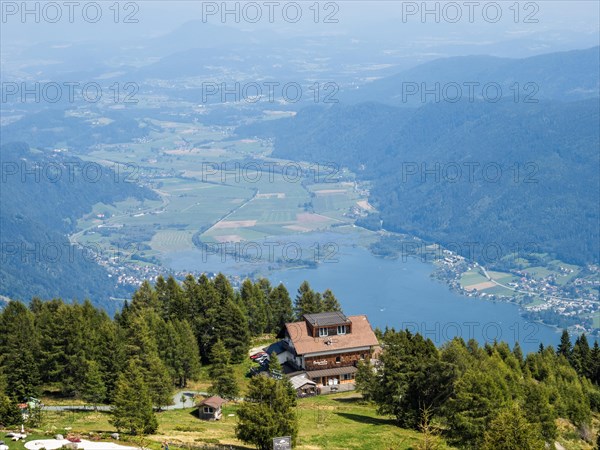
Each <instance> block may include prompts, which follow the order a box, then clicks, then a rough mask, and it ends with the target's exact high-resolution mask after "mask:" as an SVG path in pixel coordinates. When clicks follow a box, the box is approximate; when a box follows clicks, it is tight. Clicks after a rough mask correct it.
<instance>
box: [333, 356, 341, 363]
mask: <svg viewBox="0 0 600 450" xmlns="http://www.w3.org/2000/svg"><path fill="white" fill-rule="evenodd" d="M341 362H342V357H341V356H336V357H335V363H336V364H339V363H341Z"/></svg>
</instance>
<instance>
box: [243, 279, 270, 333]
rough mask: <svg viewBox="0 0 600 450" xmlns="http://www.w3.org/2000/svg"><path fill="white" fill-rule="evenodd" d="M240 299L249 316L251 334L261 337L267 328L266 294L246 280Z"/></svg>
mask: <svg viewBox="0 0 600 450" xmlns="http://www.w3.org/2000/svg"><path fill="white" fill-rule="evenodd" d="M240 298H241V301H242V304H243V305H244V310H245V311H246V314H247V316H248V328H249V331H250V334H251V335H252V336H260V335H261V334H263V333H264V331H265V329H266V327H267V314H266V311H267V306H266V303H265V296H264V292H263V291H262V290H261V289H260V288H259V287H258V286H255V285H254V284H253V283H252V281H250V280H249V279H245V280H244V282H243V283H242V287H241V289H240Z"/></svg>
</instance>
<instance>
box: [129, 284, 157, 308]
mask: <svg viewBox="0 0 600 450" xmlns="http://www.w3.org/2000/svg"><path fill="white" fill-rule="evenodd" d="M130 308H131V310H132V311H134V312H138V311H139V310H143V309H152V310H153V311H158V309H159V303H158V296H157V295H156V291H155V290H154V288H153V287H152V285H151V284H150V282H149V281H148V280H144V282H143V283H142V285H141V286H140V287H139V288H138V290H137V291H135V292H134V294H133V296H132V298H131V305H130Z"/></svg>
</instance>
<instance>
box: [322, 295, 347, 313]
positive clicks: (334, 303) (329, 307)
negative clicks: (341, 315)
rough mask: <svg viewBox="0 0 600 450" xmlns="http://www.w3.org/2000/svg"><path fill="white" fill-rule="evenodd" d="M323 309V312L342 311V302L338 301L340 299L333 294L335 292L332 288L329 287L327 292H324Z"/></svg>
mask: <svg viewBox="0 0 600 450" xmlns="http://www.w3.org/2000/svg"><path fill="white" fill-rule="evenodd" d="M322 311H323V312H330V311H340V312H341V311H342V307H341V306H340V302H338V299H337V298H335V295H333V292H331V290H330V289H327V290H326V291H325V292H323V306H322Z"/></svg>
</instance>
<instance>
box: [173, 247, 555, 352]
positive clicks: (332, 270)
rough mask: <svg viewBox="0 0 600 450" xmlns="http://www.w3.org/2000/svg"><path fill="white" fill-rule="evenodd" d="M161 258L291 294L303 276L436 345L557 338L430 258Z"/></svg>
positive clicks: (381, 321)
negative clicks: (280, 264) (278, 262)
mask: <svg viewBox="0 0 600 450" xmlns="http://www.w3.org/2000/svg"><path fill="white" fill-rule="evenodd" d="M346 242H347V241H346ZM169 259H170V265H171V267H172V268H174V269H177V270H192V271H212V272H218V271H221V272H223V273H225V274H229V275H239V274H240V273H242V274H243V273H250V272H253V271H255V270H257V269H258V270H259V271H260V272H262V273H263V274H264V275H265V276H266V277H267V278H269V279H270V280H271V282H272V283H273V284H278V283H279V282H283V283H284V284H285V286H286V287H287V288H288V290H289V291H290V295H291V296H292V298H294V297H295V295H296V290H297V288H298V286H300V284H301V283H302V282H303V281H304V280H308V281H309V283H310V284H311V286H312V288H313V289H315V290H318V291H321V292H322V291H324V290H325V289H327V288H329V289H331V290H332V291H333V292H334V294H335V295H336V297H337V298H338V299H339V301H340V303H341V304H342V307H343V309H344V312H345V313H346V314H347V315H352V314H366V315H367V316H368V317H369V320H370V322H371V325H372V326H373V327H380V328H385V327H386V326H389V327H394V328H396V329H405V328H408V329H410V330H413V331H418V332H420V333H421V334H423V335H425V336H426V337H429V338H430V339H431V340H433V341H434V342H435V343H436V344H437V345H441V344H443V343H444V342H446V341H448V340H449V339H452V338H453V337H454V336H462V337H463V338H464V339H465V340H466V339H469V338H471V337H473V338H475V339H477V340H478V341H479V342H480V343H482V344H483V343H485V342H493V340H494V339H497V340H503V341H507V342H508V343H509V344H510V345H511V346H512V345H513V344H514V342H515V341H516V340H518V341H519V343H520V344H521V346H522V347H523V349H524V350H525V351H536V350H537V349H538V347H539V344H540V342H542V343H544V345H548V344H552V345H556V344H557V343H558V342H559V339H560V335H559V332H558V331H557V330H556V329H554V328H551V327H547V326H545V325H541V324H537V323H531V322H528V321H526V320H525V319H523V318H522V317H521V316H520V314H519V308H518V306H516V305H513V304H508V303H501V302H492V301H489V300H484V299H482V298H477V297H466V296H462V295H459V294H457V293H455V292H452V291H450V290H449V289H448V287H447V286H446V285H445V284H444V283H441V282H438V281H436V280H434V279H432V278H431V277H430V274H431V273H432V271H433V269H434V267H433V266H432V265H431V264H428V263H423V262H421V261H419V260H417V259H412V258H410V259H408V260H406V261H403V260H389V259H383V258H379V257H377V256H375V255H373V254H372V253H370V252H369V251H368V250H367V249H365V248H362V247H348V246H346V247H342V246H340V252H339V254H338V255H337V258H336V259H337V262H329V263H322V264H319V265H318V266H317V268H315V269H306V268H303V269H285V270H269V269H268V268H267V265H266V264H265V265H257V264H254V265H252V264H247V263H246V264H245V263H243V262H235V261H233V258H231V257H229V258H228V259H227V258H225V261H223V258H221V257H217V256H212V257H210V258H204V257H201V253H200V252H199V251H198V250H190V251H186V252H178V253H173V254H171V255H170V258H169Z"/></svg>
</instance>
